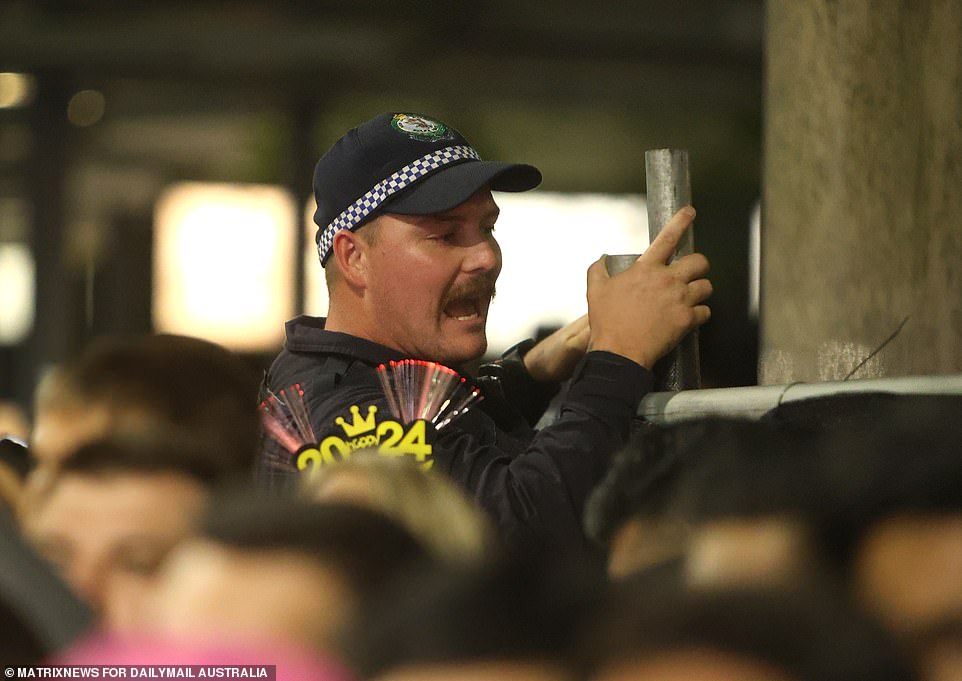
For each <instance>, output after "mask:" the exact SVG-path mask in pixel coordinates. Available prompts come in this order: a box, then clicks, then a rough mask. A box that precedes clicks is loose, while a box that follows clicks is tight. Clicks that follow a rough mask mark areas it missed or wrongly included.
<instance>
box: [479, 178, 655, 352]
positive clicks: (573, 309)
mask: <svg viewBox="0 0 962 681" xmlns="http://www.w3.org/2000/svg"><path fill="white" fill-rule="evenodd" d="M495 200H496V201H497V203H498V205H499V206H500V207H501V216H500V217H499V218H498V224H497V229H496V230H495V236H496V237H497V239H498V242H499V243H500V244H501V250H502V253H503V258H504V266H503V268H502V270H501V277H500V278H499V279H498V295H497V297H496V298H495V299H494V302H493V303H492V304H491V310H490V314H489V317H488V354H489V355H493V354H499V353H501V352H502V351H504V350H505V349H507V348H508V347H510V346H511V345H513V344H514V343H517V342H518V341H519V340H522V339H524V338H528V337H532V336H534V334H535V332H536V331H537V329H538V327H541V326H548V327H553V326H561V325H564V324H566V323H568V322H570V321H572V320H574V319H576V318H578V317H580V316H581V315H583V314H585V313H586V312H587V311H588V303H587V300H586V297H585V296H586V293H587V287H586V281H587V271H588V267H589V265H591V263H593V262H594V261H595V260H597V259H598V258H600V257H601V255H602V254H604V253H608V254H610V255H617V254H622V253H641V252H643V251H644V250H645V249H646V248H647V247H648V211H647V204H646V203H645V199H644V197H643V196H641V195H613V194H559V193H551V192H538V191H535V192H527V193H524V194H506V193H498V194H496V195H495ZM625 312H626V314H627V313H629V311H628V310H626V311H625Z"/></svg>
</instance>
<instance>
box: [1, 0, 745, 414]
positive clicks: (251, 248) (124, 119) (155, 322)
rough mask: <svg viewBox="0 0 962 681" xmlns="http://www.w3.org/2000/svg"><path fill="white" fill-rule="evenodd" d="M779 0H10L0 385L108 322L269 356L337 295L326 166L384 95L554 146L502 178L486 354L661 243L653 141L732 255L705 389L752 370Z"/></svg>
mask: <svg viewBox="0 0 962 681" xmlns="http://www.w3.org/2000/svg"><path fill="white" fill-rule="evenodd" d="M763 38H764V2H763V0H699V1H697V2H694V1H690V2H683V1H681V2H673V3H664V2H654V1H653V0H636V1H629V0H624V1H622V2H614V1H609V2H605V1H600V2H592V3H574V2H560V1H559V2H543V1H538V2H517V1H508V0H471V1H470V2H464V1H460V0H449V1H447V2H432V1H430V0H406V1H405V2H385V1H375V0H351V1H350V2H334V1H324V0H318V1H314V2H284V1H281V0H274V1H273V2H267V1H266V0H235V1H233V2H227V1H220V2H214V1H209V0H190V1H175V0H171V1H167V2H156V1H154V2H145V1H138V0H127V1H125V2H122V3H118V2H107V1H99V2H98V1H95V0H91V1H87V2H67V1H63V2H54V1H41V0H29V1H28V0H19V1H18V0H7V1H2V2H0V296H2V303H0V399H6V400H14V401H16V402H19V403H21V404H22V405H24V406H26V405H28V404H29V400H30V396H31V395H32V391H33V388H34V386H35V384H36V381H37V379H38V377H39V375H40V373H41V372H42V371H43V369H44V367H45V366H47V365H48V364H49V363H51V362H55V361H58V360H60V359H63V358H65V357H67V356H70V355H71V354H73V353H75V352H76V351H77V350H78V349H79V348H81V347H83V346H84V345H85V344H86V343H87V342H88V341H89V340H90V339H92V338H94V337H96V336H100V335H104V334H116V333H141V332H147V331H151V330H156V331H171V332H176V333H185V334H189V335H198V336H202V337H206V338H209V339H211V340H215V341H217V342H221V343H223V344H225V345H227V346H228V347H231V348H233V349H235V350H237V351H239V352H242V353H243V354H244V355H245V357H247V358H249V360H250V361H251V362H252V363H255V364H257V365H259V366H261V365H265V366H266V364H267V362H268V361H269V359H270V358H271V356H272V355H273V354H274V353H275V352H276V351H277V349H278V348H279V346H280V343H281V340H282V331H283V322H284V320H285V319H287V318H290V317H292V316H294V315H296V314H299V313H301V312H308V313H312V314H323V313H324V299H323V298H324V295H326V292H325V291H324V285H323V277H322V272H321V269H320V267H319V265H318V263H317V260H316V256H315V254H314V253H313V250H312V249H313V233H314V229H315V227H314V225H313V223H312V222H311V220H310V214H311V212H312V211H313V206H312V198H311V174H312V170H313V165H314V163H315V162H316V160H317V158H318V157H319V156H320V155H321V154H322V153H323V152H324V151H325V150H326V149H327V148H328V147H329V146H330V144H331V143H333V141H334V140H336V139H337V138H338V137H339V136H340V135H341V134H343V132H345V131H346V130H347V129H348V128H350V127H352V126H353V125H356V124H357V123H359V122H361V121H364V120H366V119H368V118H371V117H372V116H374V115H376V114H378V113H380V112H382V111H386V110H390V109H396V110H399V111H405V110H408V111H413V112H421V113H426V114H429V115H431V116H434V117H437V118H440V119H442V120H445V121H447V122H449V123H450V124H452V125H453V126H455V127H457V128H458V129H459V130H461V132H463V133H464V134H465V135H466V136H467V137H468V139H469V140H471V142H472V143H473V144H474V146H475V147H476V148H477V149H478V150H479V151H480V153H481V155H482V157H484V158H486V159H501V160H516V161H524V162H528V163H532V164H535V165H537V166H538V167H539V168H541V170H542V171H543V173H544V177H545V180H544V184H543V186H542V188H541V189H540V190H539V191H537V192H533V193H531V194H529V195H526V196H524V197H514V196H512V197H507V196H502V197H500V202H501V203H502V208H503V219H502V221H500V222H499V226H498V238H499V240H500V241H501V242H502V246H503V248H504V251H505V273H504V276H503V278H502V281H501V283H500V285H499V297H498V299H497V300H496V302H495V307H494V308H493V312H492V318H491V328H490V334H491V344H490V351H491V352H492V353H498V352H500V351H501V350H503V349H504V348H505V347H506V346H507V345H508V344H510V343H511V342H513V340H517V339H518V338H519V337H520V336H524V335H535V334H536V333H538V332H539V329H541V330H543V329H544V328H548V327H551V326H553V325H555V324H560V323H563V322H564V321H567V319H569V318H570V317H572V316H574V315H577V314H580V313H581V312H582V311H583V310H584V309H585V305H584V276H585V273H584V270H585V268H586V267H587V265H588V264H589V263H590V262H591V261H593V260H594V259H596V258H597V257H598V256H599V255H600V254H601V253H604V252H607V253H619V252H640V251H641V250H642V249H643V248H644V247H645V245H646V244H647V227H646V224H647V220H646V217H645V208H644V197H643V194H644V189H645V173H644V152H645V150H647V149H654V148H661V147H676V148H682V149H687V150H688V152H689V156H690V165H691V181H692V194H693V198H694V203H695V205H696V207H697V208H698V211H699V213H698V219H697V221H696V226H695V229H696V231H695V241H696V247H697V248H698V249H699V250H701V251H702V252H704V253H705V254H706V255H707V256H708V257H709V258H710V259H711V261H712V264H713V271H712V275H711V276H712V279H713V282H714V284H715V290H716V293H715V295H714V297H713V301H712V308H713V319H712V321H711V323H710V324H709V325H708V326H706V327H705V328H704V329H703V330H702V332H701V353H702V380H703V383H704V385H705V386H706V387H714V386H736V385H751V384H754V383H755V382H756V365H757V360H758V331H757V323H756V315H757V312H753V310H757V303H753V302H752V301H751V300H750V288H751V286H750V277H749V270H750V258H749V251H750V241H751V239H750V231H751V224H752V221H753V216H755V218H754V219H755V221H756V224H757V214H758V204H759V197H760V193H761V189H760V174H761V147H762V90H763V42H764V40H763Z"/></svg>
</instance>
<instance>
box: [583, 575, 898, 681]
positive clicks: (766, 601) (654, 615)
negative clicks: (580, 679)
mask: <svg viewBox="0 0 962 681" xmlns="http://www.w3.org/2000/svg"><path fill="white" fill-rule="evenodd" d="M599 612H600V613H601V615H600V617H598V618H597V619H596V620H594V621H593V622H592V623H591V625H590V626H589V627H587V628H586V635H585V637H584V641H583V653H584V657H583V660H584V663H585V665H586V668H587V669H588V670H589V671H592V672H597V671H598V670H601V669H604V668H607V667H609V666H612V665H615V664H618V663H621V662H628V661H640V660H643V659H644V658H645V657H646V656H655V655H659V654H662V653H665V652H667V651H679V652H681V651H685V650H701V651H704V650H712V651H717V652H719V653H728V654H732V655H736V656H739V657H744V658H747V659H751V660H756V661H758V662H761V663H763V664H767V665H769V666H773V667H776V668H778V669H780V670H782V671H784V672H785V673H786V674H787V675H788V676H789V677H791V678H793V679H795V680H796V681H906V680H910V679H913V678H914V676H913V673H912V671H911V670H910V667H909V666H908V664H907V662H906V661H904V660H903V659H902V658H901V657H899V655H898V654H897V653H896V652H895V646H894V644H893V643H892V641H891V640H890V639H889V637H888V636H887V635H886V634H885V633H884V631H883V630H882V629H881V628H880V627H879V626H878V625H876V624H875V623H874V622H872V621H870V620H869V619H868V618H867V617H865V616H863V615H861V614H859V613H857V612H856V611H855V610H854V609H851V608H849V607H848V606H846V605H845V599H844V598H840V597H839V595H838V594H836V593H835V592H834V590H831V591H830V590H816V589H812V588H808V589H806V590H804V591H802V590H800V591H797V592H786V591H761V590H749V589H727V590H709V591H692V590H688V589H685V588H684V587H683V586H681V585H680V584H679V583H678V582H677V581H676V580H672V581H666V582H660V581H658V580H652V579H650V578H646V579H630V580H628V581H626V582H623V583H620V584H618V585H615V586H614V587H613V588H612V591H611V593H610V595H609V599H608V603H607V606H606V607H605V608H603V609H602V610H600V611H599Z"/></svg>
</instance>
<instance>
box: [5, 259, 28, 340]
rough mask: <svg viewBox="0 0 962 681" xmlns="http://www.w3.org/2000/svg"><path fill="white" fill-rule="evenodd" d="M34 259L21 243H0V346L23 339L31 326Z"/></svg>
mask: <svg viewBox="0 0 962 681" xmlns="http://www.w3.org/2000/svg"><path fill="white" fill-rule="evenodd" d="M33 315H34V260H33V254H32V253H31V252H30V247H29V246H28V245H27V244H24V243H0V345H14V344H16V343H19V342H21V341H23V340H24V339H26V337H27V335H28V334H29V333H30V330H31V329H32V328H33Z"/></svg>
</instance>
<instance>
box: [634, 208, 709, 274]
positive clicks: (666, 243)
mask: <svg viewBox="0 0 962 681" xmlns="http://www.w3.org/2000/svg"><path fill="white" fill-rule="evenodd" d="M694 219H695V209H694V208H692V207H691V206H685V207H684V208H682V209H681V210H679V211H678V212H677V213H675V214H674V215H673V216H672V218H671V220H669V221H668V222H667V223H666V224H665V226H664V227H663V228H662V230H661V231H660V232H659V233H658V236H656V237H655V240H654V241H652V242H651V245H649V246H648V249H647V250H646V251H645V252H644V253H643V254H642V256H641V257H640V258H638V259H639V260H647V261H649V262H652V263H655V262H658V263H662V264H664V263H667V262H668V261H669V260H670V259H671V257H672V256H673V255H674V254H675V249H676V248H677V247H678V242H679V241H681V237H682V235H683V234H684V233H685V230H686V229H688V228H689V227H690V226H691V223H692V221H693V220H694Z"/></svg>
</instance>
